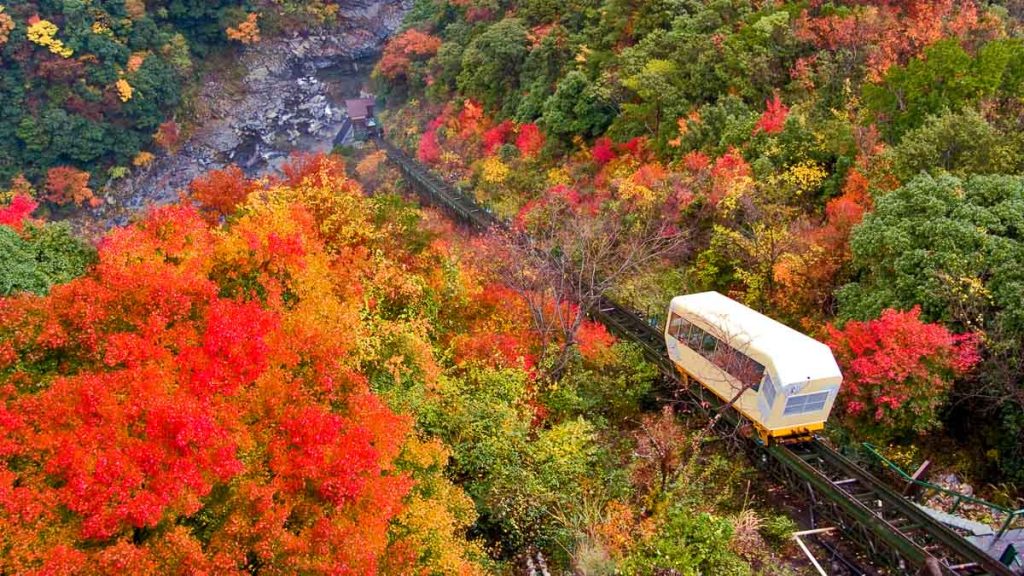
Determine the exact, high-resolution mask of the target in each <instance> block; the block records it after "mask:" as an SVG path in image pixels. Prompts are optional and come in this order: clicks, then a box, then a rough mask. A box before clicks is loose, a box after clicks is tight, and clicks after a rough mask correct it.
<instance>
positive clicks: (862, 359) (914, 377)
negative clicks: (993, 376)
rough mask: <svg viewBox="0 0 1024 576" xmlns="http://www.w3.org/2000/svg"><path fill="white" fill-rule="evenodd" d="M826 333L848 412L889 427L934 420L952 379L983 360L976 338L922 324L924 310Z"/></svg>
mask: <svg viewBox="0 0 1024 576" xmlns="http://www.w3.org/2000/svg"><path fill="white" fill-rule="evenodd" d="M827 330H828V345H829V346H830V347H831V348H832V350H833V352H834V353H835V355H836V359H837V360H838V362H839V364H840V366H841V367H842V369H843V375H844V382H843V388H842V392H841V394H842V399H843V401H844V408H845V410H846V411H847V412H848V413H849V414H851V415H853V416H854V417H864V418H867V419H869V420H872V421H874V422H876V423H881V424H883V425H887V426H893V427H905V428H910V429H911V430H913V431H921V429H920V428H921V427H923V425H922V424H919V422H920V421H921V420H922V419H923V420H927V419H928V417H933V416H934V411H935V410H936V408H937V406H938V405H939V404H941V402H942V400H943V399H944V396H945V393H946V392H947V391H948V390H949V388H950V386H951V385H952V380H953V378H955V377H956V376H960V375H963V374H965V373H966V372H967V371H969V370H970V369H971V368H972V367H974V365H975V364H977V363H978V361H979V360H980V357H979V353H978V337H977V335H975V334H965V335H955V334H952V333H950V331H949V330H948V329H946V328H945V327H944V326H942V325H940V324H929V323H926V322H923V321H922V320H921V309H920V307H914V308H913V309H912V310H910V311H907V312H901V311H897V310H885V311H884V312H882V315H881V316H880V317H879V318H877V319H875V320H871V321H868V322H847V323H846V325H845V326H844V327H843V328H842V329H841V330H840V329H838V328H836V327H835V326H832V325H831V324H830V325H828V327H827ZM922 417H923V418H922ZM915 428H917V429H916V430H915Z"/></svg>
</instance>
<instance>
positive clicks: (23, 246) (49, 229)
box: [0, 224, 96, 296]
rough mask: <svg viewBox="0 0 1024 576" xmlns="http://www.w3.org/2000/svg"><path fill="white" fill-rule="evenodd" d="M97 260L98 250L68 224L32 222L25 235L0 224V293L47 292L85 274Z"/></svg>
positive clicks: (4, 294) (1, 294)
mask: <svg viewBox="0 0 1024 576" xmlns="http://www.w3.org/2000/svg"><path fill="white" fill-rule="evenodd" d="M95 260H96V252H95V250H94V249H93V248H92V247H91V246H89V245H88V244H86V243H85V242H83V241H81V240H79V239H78V238H75V237H74V236H73V235H72V234H71V230H70V229H69V228H68V227H67V226H66V225H61V224H47V225H45V226H33V225H29V226H27V227H26V228H25V230H24V232H23V234H22V235H19V234H18V233H17V232H15V231H14V230H13V229H11V228H8V227H7V226H0V296H9V295H11V294H13V293H15V292H34V293H36V294H45V293H46V292H48V291H49V290H50V287H51V286H53V285H54V284H62V283H64V282H68V281H70V280H72V279H74V278H77V277H78V276H81V275H82V274H84V273H85V271H86V269H87V268H88V267H89V266H90V265H92V264H93V262H95Z"/></svg>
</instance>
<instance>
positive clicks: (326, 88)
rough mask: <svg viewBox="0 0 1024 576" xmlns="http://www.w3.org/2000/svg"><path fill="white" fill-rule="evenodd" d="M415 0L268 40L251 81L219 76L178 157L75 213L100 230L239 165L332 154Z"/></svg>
mask: <svg viewBox="0 0 1024 576" xmlns="http://www.w3.org/2000/svg"><path fill="white" fill-rule="evenodd" d="M411 3H412V2H411V0H354V1H350V2H344V3H342V6H343V7H342V9H341V14H340V19H339V21H340V24H338V25H337V26H335V27H332V28H330V29H323V30H315V31H311V32H310V33H308V34H305V35H302V36H296V37H287V38H278V39H274V40H269V41H264V42H262V43H260V44H257V45H255V46H253V47H251V48H249V49H247V50H245V51H244V52H242V53H241V55H240V57H239V61H238V62H237V63H236V64H235V65H236V66H238V70H239V71H240V74H241V77H240V78H239V79H237V81H235V82H233V83H230V84H231V85H228V84H229V83H228V82H227V81H225V80H224V78H223V75H220V74H216V73H213V72H211V74H210V75H209V76H208V77H207V79H206V80H205V81H204V83H203V84H202V86H201V88H200V91H199V94H198V96H197V99H196V101H197V102H199V103H200V104H201V108H200V109H199V110H197V113H196V116H197V118H196V119H195V121H194V122H193V125H194V127H193V130H192V133H191V136H190V137H189V138H188V139H187V141H186V142H185V143H184V144H183V145H182V146H181V147H180V149H179V150H178V151H177V152H176V153H174V154H165V155H162V156H159V157H158V158H157V159H156V160H155V161H154V162H153V163H152V164H151V165H150V166H149V167H147V168H146V169H144V170H138V171H136V172H135V173H133V174H132V175H131V176H129V177H127V178H125V179H122V180H118V181H115V182H113V183H111V184H110V185H108V186H107V187H106V188H105V189H104V190H102V191H101V192H100V195H101V197H102V198H103V204H102V205H101V206H99V207H98V208H96V209H94V210H89V211H86V212H84V213H82V214H80V215H78V216H77V217H74V218H72V223H73V225H74V226H75V227H76V228H78V229H80V230H81V231H82V232H83V233H85V234H87V235H91V234H94V233H97V232H100V231H101V230H104V229H107V228H110V227H112V226H118V225H122V224H125V223H127V222H128V220H129V219H130V218H131V217H132V216H133V215H134V214H137V213H138V212H139V211H140V210H142V209H144V208H145V207H146V206H149V205H153V204H162V203H167V202H172V201H174V200H175V199H177V198H178V194H179V191H181V190H182V189H184V188H185V187H186V186H187V185H188V183H189V182H190V181H192V179H194V178H195V177H196V176H198V175H200V174H202V173H203V172H206V171H207V170H210V169H214V168H222V167H224V166H227V165H229V164H236V165H238V166H240V167H241V168H243V169H244V170H245V172H246V173H247V174H248V175H250V176H254V175H259V174H261V173H265V172H267V171H270V170H273V169H275V168H276V167H277V166H278V165H279V164H280V163H281V162H282V161H284V160H285V159H286V158H287V157H288V156H289V155H290V154H291V153H293V152H297V151H322V150H329V149H330V148H331V145H332V143H333V140H334V137H335V135H336V134H337V132H338V130H339V129H340V127H341V124H342V122H343V120H344V111H343V106H342V100H343V99H344V98H353V97H357V96H358V95H359V89H360V88H361V87H362V85H363V84H364V83H365V81H366V80H367V79H368V77H369V72H370V70H371V69H372V66H373V62H374V60H375V58H376V56H377V54H378V53H379V51H380V48H381V46H382V44H383V42H384V40H385V39H386V38H387V37H388V36H390V35H391V34H392V33H394V32H395V30H397V29H398V27H399V25H400V24H401V21H402V17H403V16H404V15H405V12H406V11H407V10H408V9H409V8H410V7H411Z"/></svg>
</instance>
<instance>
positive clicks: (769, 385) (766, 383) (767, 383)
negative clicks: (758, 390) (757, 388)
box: [761, 372, 775, 407]
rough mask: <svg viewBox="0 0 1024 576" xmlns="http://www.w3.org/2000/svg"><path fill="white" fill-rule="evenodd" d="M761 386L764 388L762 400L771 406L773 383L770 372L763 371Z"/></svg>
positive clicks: (773, 395)
mask: <svg viewBox="0 0 1024 576" xmlns="http://www.w3.org/2000/svg"><path fill="white" fill-rule="evenodd" d="M761 386H762V387H763V388H764V401H765V402H767V403H768V406H769V407H771V405H772V404H774V403H775V383H774V382H772V375H771V374H768V373H767V372H766V373H765V375H764V380H763V382H762V384H761Z"/></svg>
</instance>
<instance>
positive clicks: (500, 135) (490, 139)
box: [484, 120, 515, 154]
mask: <svg viewBox="0 0 1024 576" xmlns="http://www.w3.org/2000/svg"><path fill="white" fill-rule="evenodd" d="M514 129H515V123H513V122H512V121H511V120H504V121H502V122H501V123H499V124H498V125H496V126H494V127H493V128H491V129H490V130H488V131H486V132H484V153H485V154H493V153H494V151H495V150H497V149H498V148H500V147H501V145H502V144H505V143H506V142H508V137H509V136H510V135H511V134H512V131H513V130H514Z"/></svg>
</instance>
